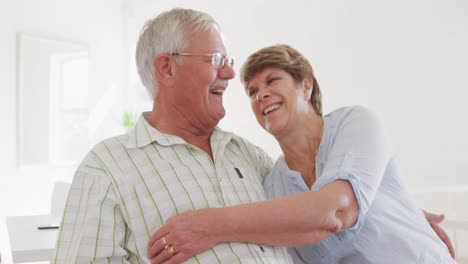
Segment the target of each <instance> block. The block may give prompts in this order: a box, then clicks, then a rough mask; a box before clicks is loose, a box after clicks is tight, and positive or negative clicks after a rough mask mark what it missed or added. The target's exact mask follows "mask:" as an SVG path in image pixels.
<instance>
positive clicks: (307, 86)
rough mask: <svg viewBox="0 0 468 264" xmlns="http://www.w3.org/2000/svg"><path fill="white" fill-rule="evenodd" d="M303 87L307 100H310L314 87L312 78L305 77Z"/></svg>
mask: <svg viewBox="0 0 468 264" xmlns="http://www.w3.org/2000/svg"><path fill="white" fill-rule="evenodd" d="M302 89H304V98H305V99H306V100H310V97H311V96H312V90H313V89H314V85H313V84H312V80H311V79H309V78H305V79H304V80H303V81H302Z"/></svg>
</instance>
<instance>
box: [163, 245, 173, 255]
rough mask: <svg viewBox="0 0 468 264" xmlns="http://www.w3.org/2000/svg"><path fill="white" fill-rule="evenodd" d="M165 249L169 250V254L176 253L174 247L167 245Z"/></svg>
mask: <svg viewBox="0 0 468 264" xmlns="http://www.w3.org/2000/svg"><path fill="white" fill-rule="evenodd" d="M164 249H165V250H167V252H169V254H172V253H174V248H173V247H172V246H169V245H166V246H164Z"/></svg>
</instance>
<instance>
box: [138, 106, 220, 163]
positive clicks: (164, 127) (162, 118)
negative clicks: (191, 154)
mask: <svg viewBox="0 0 468 264" xmlns="http://www.w3.org/2000/svg"><path fill="white" fill-rule="evenodd" d="M156 113H157V114H156ZM147 121H148V123H149V124H150V125H151V126H152V127H154V128H156V129H157V130H158V131H160V132H162V133H165V134H169V135H174V136H178V137H180V138H182V139H183V140H185V141H186V142H187V143H189V144H191V145H194V146H196V147H198V148H200V149H201V150H203V151H204V152H206V153H207V154H208V155H209V156H210V158H211V159H212V160H213V153H212V150H211V143H210V138H211V134H212V133H213V130H214V128H215V126H210V127H207V126H206V125H205V126H204V125H202V124H200V123H199V122H194V121H193V120H190V119H189V118H187V115H185V114H183V113H181V112H179V111H177V110H173V111H170V113H168V112H167V111H165V110H164V109H157V110H156V109H155V108H153V111H152V112H151V113H150V115H149V117H148V120H147Z"/></svg>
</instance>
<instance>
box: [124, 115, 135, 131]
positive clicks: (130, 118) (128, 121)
mask: <svg viewBox="0 0 468 264" xmlns="http://www.w3.org/2000/svg"><path fill="white" fill-rule="evenodd" d="M137 119H138V114H137V113H135V112H125V113H123V117H122V120H123V124H122V125H123V126H124V127H125V129H127V130H128V129H130V128H132V127H133V126H134V125H135V123H136V121H137Z"/></svg>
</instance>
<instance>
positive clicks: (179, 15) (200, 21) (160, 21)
mask: <svg viewBox="0 0 468 264" xmlns="http://www.w3.org/2000/svg"><path fill="white" fill-rule="evenodd" d="M213 30H216V31H218V32H220V28H219V25H218V23H216V21H215V20H214V19H213V18H212V17H211V16H210V15H208V14H206V13H203V12H200V11H196V10H192V9H183V8H174V9H172V10H170V11H167V12H163V13H161V14H159V15H158V16H156V17H155V18H154V19H151V20H148V21H147V22H146V23H145V25H144V26H143V29H142V30H141V32H140V37H139V39H138V43H137V47H136V54H135V55H136V56H135V57H136V64H137V70H138V74H139V75H140V78H141V81H142V83H143V85H144V86H145V87H146V90H147V91H148V93H149V94H150V95H151V98H153V99H154V98H155V97H156V96H157V93H158V86H159V84H158V79H157V76H156V70H155V68H154V60H155V59H156V57H157V56H159V55H160V54H164V53H167V54H171V53H174V52H180V51H183V49H184V48H185V47H186V46H187V39H186V38H187V35H188V34H190V33H192V32H200V31H213Z"/></svg>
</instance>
